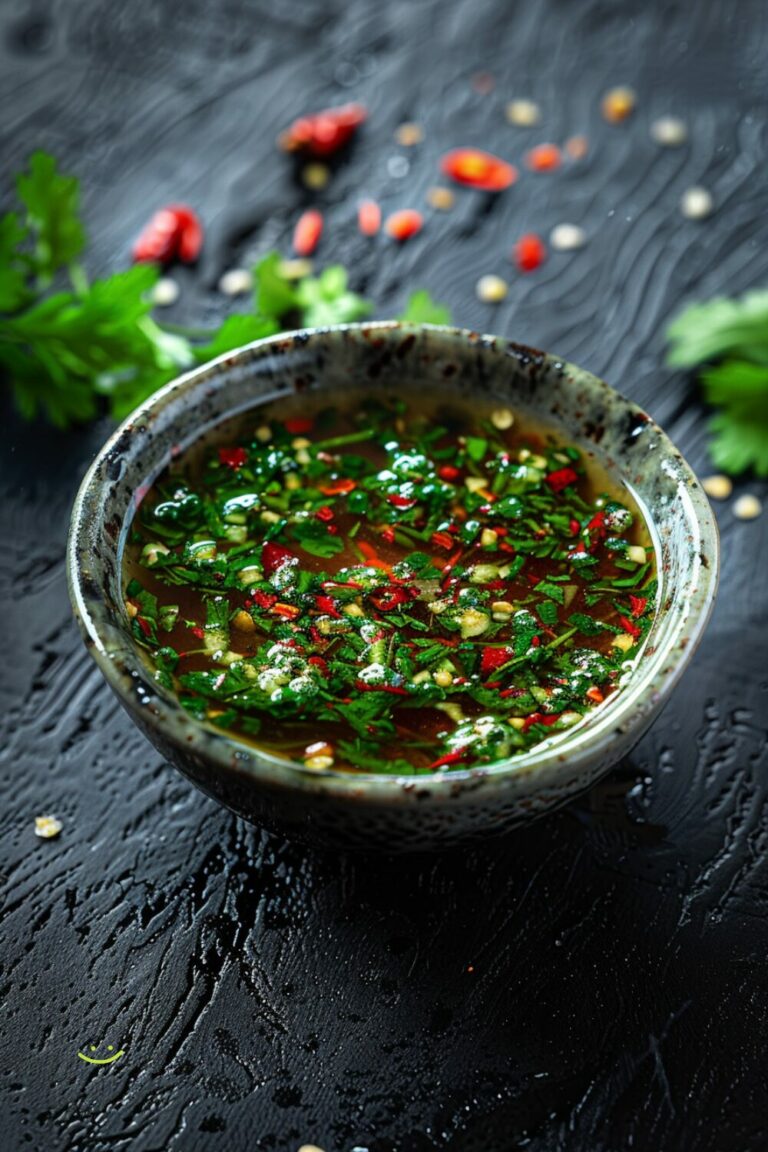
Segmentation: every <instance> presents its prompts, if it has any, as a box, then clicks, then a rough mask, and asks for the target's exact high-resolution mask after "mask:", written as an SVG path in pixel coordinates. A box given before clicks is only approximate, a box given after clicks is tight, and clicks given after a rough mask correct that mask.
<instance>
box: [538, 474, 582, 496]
mask: <svg viewBox="0 0 768 1152" xmlns="http://www.w3.org/2000/svg"><path fill="white" fill-rule="evenodd" d="M578 479H579V477H578V474H577V473H576V472H575V471H574V470H573V468H558V469H557V470H556V471H555V472H550V473H549V475H548V476H545V477H544V480H545V481H546V483H547V484H549V486H550V488H551V489H552V491H553V492H562V491H563V489H564V488H568V487H570V485H571V484H576V483H577V482H578Z"/></svg>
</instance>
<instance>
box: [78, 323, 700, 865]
mask: <svg viewBox="0 0 768 1152" xmlns="http://www.w3.org/2000/svg"><path fill="white" fill-rule="evenodd" d="M414 386H415V387H418V388H419V390H421V391H425V390H432V391H434V392H437V393H439V394H440V396H441V397H442V398H445V397H447V396H451V395H453V396H456V397H459V398H462V397H463V398H464V399H465V400H466V399H467V398H469V399H470V400H471V398H472V397H473V396H477V397H478V398H480V397H482V398H483V399H496V400H499V401H503V402H504V403H505V404H508V405H511V406H513V407H514V406H515V405H518V406H520V408H522V409H526V410H528V411H529V412H531V413H532V414H534V415H537V416H539V417H540V418H541V419H543V420H545V421H547V422H549V423H550V424H554V425H555V426H560V427H561V428H562V431H563V435H564V436H567V437H568V438H570V439H571V440H574V441H576V442H580V443H581V445H582V447H584V448H585V449H586V450H588V451H590V452H592V453H593V454H594V456H595V457H597V458H598V459H599V460H600V461H601V462H602V463H603V464H604V465H605V466H607V468H608V469H609V470H610V471H611V472H612V473H613V474H614V475H615V476H616V477H617V478H618V479H620V480H622V481H624V482H625V483H626V484H628V485H629V487H630V488H631V490H632V492H633V495H634V496H635V499H636V500H638V501H639V503H640V504H641V506H642V507H643V508H644V510H645V512H646V514H647V517H648V520H649V524H650V527H651V533H652V537H653V540H654V545H655V547H656V553H657V564H658V570H659V577H660V595H659V608H658V612H657V616H656V619H655V621H654V623H653V625H652V627H651V630H650V632H649V634H648V637H647V641H646V647H645V649H644V653H643V655H642V657H641V658H640V661H639V663H638V666H637V668H636V669H635V671H634V673H633V675H632V677H631V679H630V681H629V683H628V684H627V685H626V686H625V687H624V688H623V689H622V691H621V692H620V693H618V694H617V696H616V697H614V698H613V699H612V700H611V702H610V704H609V705H606V706H605V708H602V709H599V710H597V711H596V712H595V713H593V714H592V715H591V717H590V720H589V722H587V723H586V724H584V725H583V726H578V727H577V728H576V729H575V730H574V731H573V732H572V733H569V732H566V733H563V734H559V735H558V736H556V737H553V738H550V739H548V740H544V741H543V742H542V743H540V744H539V745H537V746H536V747H535V748H534V749H533V750H530V751H528V752H526V753H524V754H522V755H517V756H515V757H514V758H512V759H508V760H504V761H500V762H498V763H496V764H492V765H488V766H485V767H482V768H474V769H466V770H461V771H452V772H448V773H439V772H435V773H429V774H424V775H418V776H389V775H375V774H364V773H351V772H342V771H333V770H326V771H321V772H318V771H317V770H310V769H307V768H305V767H304V766H303V765H301V764H296V763H293V762H290V761H286V760H283V759H279V758H278V757H276V756H273V755H271V754H269V753H267V752H263V751H260V750H258V749H257V748H254V747H251V746H249V745H246V744H244V743H241V742H238V741H237V740H234V739H233V738H232V737H230V736H228V735H227V734H226V733H225V732H223V731H221V730H217V729H216V728H214V727H213V726H209V725H207V724H205V723H201V722H200V721H198V720H195V719H193V718H192V717H191V716H189V715H188V714H187V713H186V712H185V711H184V709H183V708H182V707H181V705H180V704H179V703H178V702H177V700H176V699H175V698H174V696H173V695H172V694H171V693H169V692H167V691H166V690H165V689H163V688H162V687H161V686H159V685H158V684H156V683H155V681H154V680H153V677H152V671H151V669H150V668H149V666H148V665H147V664H146V663H145V661H144V659H143V658H142V656H141V655H140V653H139V651H138V649H137V647H136V646H135V645H134V642H133V640H132V638H131V635H130V631H129V624H128V618H127V615H126V612H125V608H124V597H123V590H122V587H121V556H122V549H123V545H124V542H125V539H126V534H127V531H128V526H129V524H130V521H131V517H132V514H133V512H134V510H135V507H136V503H137V499H139V498H140V494H142V493H144V492H145V491H146V490H147V486H148V484H151V482H152V481H153V480H154V478H155V477H156V476H157V474H158V473H159V472H160V471H161V470H162V469H163V468H165V467H166V465H167V464H168V463H169V461H170V460H171V458H172V456H173V455H175V454H177V453H178V452H179V450H181V449H183V448H184V447H185V446H186V445H188V444H189V443H191V442H192V441H194V440H195V439H197V438H198V437H199V436H200V434H201V433H202V432H203V431H204V430H206V429H208V428H210V427H211V426H213V425H215V424H217V423H219V422H220V421H221V420H222V419H224V418H226V417H229V416H232V415H234V414H236V413H238V412H241V411H243V410H244V409H247V408H250V407H253V406H256V405H259V404H262V403H267V402H270V401H273V400H275V399H278V398H281V397H288V396H294V395H295V394H296V393H304V394H307V395H310V394H312V395H314V394H316V393H319V392H323V391H332V390H336V389H339V388H342V389H346V390H349V389H351V388H355V389H359V390H360V391H361V392H365V393H371V392H376V391H382V390H388V391H391V390H392V389H393V388H395V389H404V388H405V389H407V388H408V387H414ZM717 573H718V538H717V528H716V526H715V520H714V517H713V515H712V511H711V509H710V506H709V504H708V502H707V499H706V497H705V496H704V494H703V492H702V489H701V487H700V486H699V484H698V482H697V480H696V477H695V476H694V474H693V472H692V471H691V469H690V468H689V466H688V465H687V464H686V462H685V460H684V459H683V458H682V456H681V455H680V453H679V452H678V451H677V449H676V448H675V447H674V445H673V444H672V443H671V442H670V440H669V439H668V437H667V436H666V435H665V434H664V433H663V432H662V431H661V429H660V428H659V427H658V426H657V425H656V424H654V422H653V421H652V420H651V418H650V417H649V416H648V415H647V414H646V413H645V412H643V411H642V410H641V409H640V408H638V407H637V406H636V405H635V404H632V403H631V402H630V401H629V400H626V399H625V398H624V397H623V396H621V395H620V394H619V393H618V392H616V391H614V389H613V388H610V387H609V386H608V385H607V384H605V383H604V382H603V381H602V380H599V379H598V378H597V377H595V376H593V375H592V374H591V373H589V372H586V371H584V370H583V369H581V368H577V367H575V366H574V365H572V364H569V363H567V362H566V361H564V360H562V359H560V358H559V357H557V356H553V355H548V354H547V353H544V352H539V351H537V350H536V349H534V348H529V347H526V346H525V345H521V344H514V343H511V342H509V341H507V340H503V339H500V338H498V337H496V336H483V335H479V334H477V333H475V332H469V331H464V330H461V329H456V328H440V327H433V326H429V325H409V324H399V323H373V324H361V325H346V326H339V327H336V328H324V329H314V330H305V331H300V332H293V333H289V334H287V335H281V336H278V337H272V338H270V339H267V340H259V341H256V342H255V343H254V344H249V345H248V346H246V347H244V348H241V349H239V350H238V351H236V352H233V353H228V354H227V355H225V356H222V357H219V359H217V360H214V361H212V362H211V363H210V364H206V365H205V366H204V367H202V368H199V369H197V370H195V371H194V372H190V373H188V374H187V375H185V376H182V377H181V378H179V379H178V380H176V381H174V382H173V383H171V384H168V385H167V386H166V387H164V388H162V389H161V390H160V391H159V392H157V393H156V394H155V395H154V396H152V397H151V399H149V400H148V401H147V402H146V403H145V404H143V405H142V406H141V407H140V408H138V409H137V410H136V411H135V412H134V413H133V414H132V415H131V416H130V417H129V418H128V419H127V420H126V421H125V423H124V424H122V426H121V427H120V428H119V429H118V430H117V431H116V432H115V433H114V435H113V436H112V437H111V438H110V439H109V441H108V442H107V443H106V444H105V446H104V448H103V449H102V450H101V452H100V453H99V454H98V456H97V457H96V459H95V461H94V463H93V465H92V467H91V469H90V471H89V472H88V474H87V476H86V477H85V479H84V481H83V484H82V487H81V489H80V492H79V494H78V497H77V500H76V502H75V506H74V511H73V514H72V526H71V532H70V539H69V556H68V575H69V582H70V595H71V598H72V604H73V607H74V611H75V615H76V617H77V619H78V622H79V624H80V628H81V630H82V633H83V636H84V638H85V643H86V645H87V646H88V648H89V650H90V652H91V654H92V656H93V658H94V659H95V661H96V663H97V664H98V666H99V668H100V669H101V671H102V673H103V675H104V677H105V679H106V681H107V683H108V684H109V685H110V687H111V688H112V689H113V691H114V692H115V694H116V695H117V697H118V699H119V700H120V702H121V704H122V705H123V706H124V708H125V709H126V710H127V712H128V713H129V715H130V716H131V717H132V719H133V720H134V721H135V722H136V724H138V726H139V728H141V730H142V731H143V732H144V733H145V735H146V736H147V737H148V738H149V740H150V741H151V742H152V743H153V744H154V745H155V747H156V748H157V749H158V750H159V751H160V752H161V753H162V754H163V756H165V757H166V758H167V759H168V760H170V761H171V763H173V764H174V765H175V766H176V767H177V768H178V769H179V770H180V771H181V772H183V773H184V774H185V775H186V776H188V777H189V779H190V780H192V781H193V782H194V783H195V784H197V785H198V786H199V787H200V788H201V789H203V791H205V792H207V793H208V794H209V795H210V796H213V797H214V798H215V799H217V800H219V801H220V802H221V803H222V804H225V805H226V806H227V807H228V808H230V809H232V811H234V812H236V813H238V815H240V816H242V817H244V818H245V819H246V820H249V821H251V822H253V823H255V824H258V825H262V826H265V827H267V828H269V829H270V830H272V831H276V832H281V833H284V834H286V835H288V836H291V837H296V838H299V839H304V840H307V841H315V842H320V843H323V844H325V845H330V846H335V847H337V848H341V849H348V848H364V849H382V850H384V851H387V852H392V853H396V852H403V851H409V850H419V851H421V850H431V849H439V848H442V847H445V846H448V845H450V844H455V843H459V842H463V841H469V840H473V839H479V838H481V837H482V838H485V837H486V836H488V835H490V834H494V833H501V832H504V831H507V830H509V829H510V828H513V827H514V826H515V825H516V824H519V823H520V822H522V821H527V820H530V819H531V818H532V817H536V816H540V815H541V814H542V813H545V812H548V811H550V810H552V809H553V808H555V807H556V806H557V805H560V804H562V803H564V802H565V801H567V800H568V799H569V798H570V797H572V796H574V795H576V794H577V793H578V792H581V791H583V790H584V789H587V788H589V787H590V785H592V784H593V783H594V782H595V781H596V780H597V779H598V777H600V776H602V775H603V774H604V773H605V772H607V771H608V770H609V769H610V768H611V767H612V766H613V765H615V764H616V763H617V762H618V761H620V760H621V759H622V757H624V756H626V754H627V753H628V752H629V751H630V750H631V748H632V747H633V745H634V744H636V742H637V741H638V740H639V738H640V737H641V736H642V735H643V733H644V732H645V731H646V729H647V728H648V726H649V725H650V724H651V722H652V721H653V720H654V718H655V717H656V716H657V715H658V713H659V712H660V710H661V708H662V707H663V705H664V703H665V702H666V700H667V698H668V697H669V694H670V692H671V691H672V689H673V687H674V686H675V684H676V683H677V681H678V680H679V678H680V676H681V675H682V673H683V670H684V668H685V666H686V665H687V664H688V662H689V661H690V659H691V656H692V655H693V652H694V649H695V647H696V645H697V642H698V641H699V639H700V637H701V635H702V632H703V630H704V627H705V625H706V622H707V619H708V617H709V614H710V611H711V608H712V604H713V600H714V596H715V591H716V586H717ZM126 768H127V765H126ZM128 780H129V777H128V775H127V773H126V787H128V786H129V785H128Z"/></svg>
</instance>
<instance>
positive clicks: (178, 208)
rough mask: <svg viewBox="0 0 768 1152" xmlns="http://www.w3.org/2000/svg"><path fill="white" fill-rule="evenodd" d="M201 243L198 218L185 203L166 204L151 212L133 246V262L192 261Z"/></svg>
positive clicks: (198, 251)
mask: <svg viewBox="0 0 768 1152" xmlns="http://www.w3.org/2000/svg"><path fill="white" fill-rule="evenodd" d="M202 246H203V226H202V224H201V223H200V218H199V217H198V216H197V214H196V213H195V212H193V211H192V209H191V208H187V206H186V205H185V204H169V205H168V206H167V207H166V208H161V209H160V211H159V212H155V214H154V216H153V217H152V218H151V220H150V221H149V224H147V226H146V228H144V229H143V231H142V232H141V233H140V234H139V237H138V239H137V241H136V243H135V244H134V246H133V259H134V261H135V263H137V264H142V263H146V262H147V261H151V262H156V263H158V264H170V263H171V262H172V261H173V260H177V259H178V260H181V261H182V262H183V263H184V264H192V263H193V262H194V261H195V260H197V258H198V256H199V255H200V249H201V248H202Z"/></svg>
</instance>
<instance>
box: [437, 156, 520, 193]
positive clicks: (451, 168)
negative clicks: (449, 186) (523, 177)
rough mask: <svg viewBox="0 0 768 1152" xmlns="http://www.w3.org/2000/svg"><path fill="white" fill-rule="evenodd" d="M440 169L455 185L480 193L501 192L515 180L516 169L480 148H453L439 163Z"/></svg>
mask: <svg viewBox="0 0 768 1152" xmlns="http://www.w3.org/2000/svg"><path fill="white" fill-rule="evenodd" d="M440 169H441V171H442V172H443V173H444V174H445V175H446V176H450V178H451V180H454V181H455V182H456V183H457V184H464V185H465V186H466V187H468V188H479V189H480V190H481V191H482V192H502V191H503V190H504V189H505V188H509V187H510V185H511V184H514V182H515V181H516V180H517V169H516V168H515V167H514V166H513V165H512V164H508V163H507V162H506V160H500V159H499V157H498V156H494V155H493V154H492V153H491V152H483V151H482V150H481V149H480V148H455V149H454V150H453V151H452V152H447V153H446V155H445V156H443V158H442V160H441V161H440Z"/></svg>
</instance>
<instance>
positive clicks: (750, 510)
mask: <svg viewBox="0 0 768 1152" xmlns="http://www.w3.org/2000/svg"><path fill="white" fill-rule="evenodd" d="M762 510H763V505H762V504H761V503H760V501H759V500H758V498H757V496H753V495H752V493H751V492H748V493H747V494H746V495H744V496H739V498H738V500H736V501H734V505H733V514H734V516H735V517H736V519H737V520H754V519H756V517H758V516H759V515H760V513H761V512H762Z"/></svg>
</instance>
